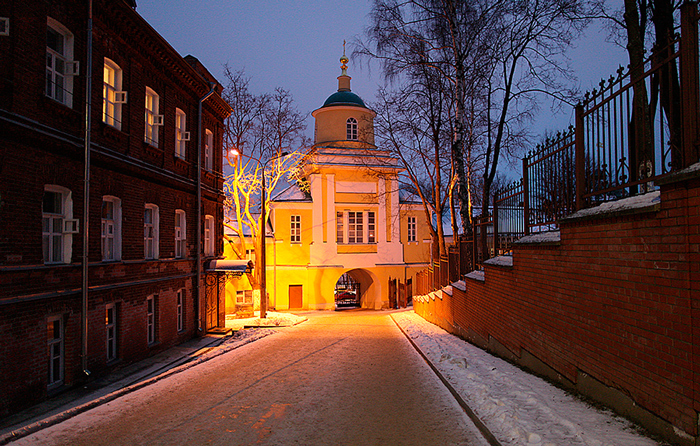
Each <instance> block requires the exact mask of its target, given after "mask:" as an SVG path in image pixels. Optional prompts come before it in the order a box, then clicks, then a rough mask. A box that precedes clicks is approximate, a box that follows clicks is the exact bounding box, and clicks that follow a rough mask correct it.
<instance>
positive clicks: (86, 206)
mask: <svg viewBox="0 0 700 446" xmlns="http://www.w3.org/2000/svg"><path fill="white" fill-rule="evenodd" d="M86 65H87V67H86V69H85V173H84V177H83V271H82V313H81V316H82V317H81V324H80V325H81V327H80V328H81V340H82V349H81V353H80V354H81V367H82V370H83V373H84V374H85V376H89V375H90V371H89V370H88V369H87V360H88V228H89V227H90V224H89V223H90V212H89V211H90V145H91V143H92V142H91V134H90V131H91V129H90V127H91V124H92V119H91V116H90V115H91V114H92V94H91V93H92V0H88V21H87V63H86Z"/></svg>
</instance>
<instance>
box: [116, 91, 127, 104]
mask: <svg viewBox="0 0 700 446" xmlns="http://www.w3.org/2000/svg"><path fill="white" fill-rule="evenodd" d="M126 97H127V95H126V91H115V92H114V103H115V104H126Z"/></svg>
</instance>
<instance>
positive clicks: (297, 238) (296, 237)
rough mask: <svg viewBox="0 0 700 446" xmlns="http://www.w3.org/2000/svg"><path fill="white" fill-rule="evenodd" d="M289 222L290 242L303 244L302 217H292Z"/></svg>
mask: <svg viewBox="0 0 700 446" xmlns="http://www.w3.org/2000/svg"><path fill="white" fill-rule="evenodd" d="M289 220H290V221H289V226H290V227H289V242H290V243H301V215H292V216H291V217H290V219H289Z"/></svg>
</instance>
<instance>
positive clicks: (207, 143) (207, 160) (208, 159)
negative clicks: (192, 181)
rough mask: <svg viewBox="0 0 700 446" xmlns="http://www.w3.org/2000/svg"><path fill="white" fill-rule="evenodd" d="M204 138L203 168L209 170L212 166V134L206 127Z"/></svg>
mask: <svg viewBox="0 0 700 446" xmlns="http://www.w3.org/2000/svg"><path fill="white" fill-rule="evenodd" d="M205 135H206V137H205V139H204V169H205V170H206V171H207V172H211V171H212V169H213V167H214V134H213V133H212V132H211V130H209V129H207V131H206V132H205Z"/></svg>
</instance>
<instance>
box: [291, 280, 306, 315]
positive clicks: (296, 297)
mask: <svg viewBox="0 0 700 446" xmlns="http://www.w3.org/2000/svg"><path fill="white" fill-rule="evenodd" d="M302 294H303V293H302V289H301V285H289V309H290V310H291V309H293V308H297V309H298V308H302V307H303V303H302Z"/></svg>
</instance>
